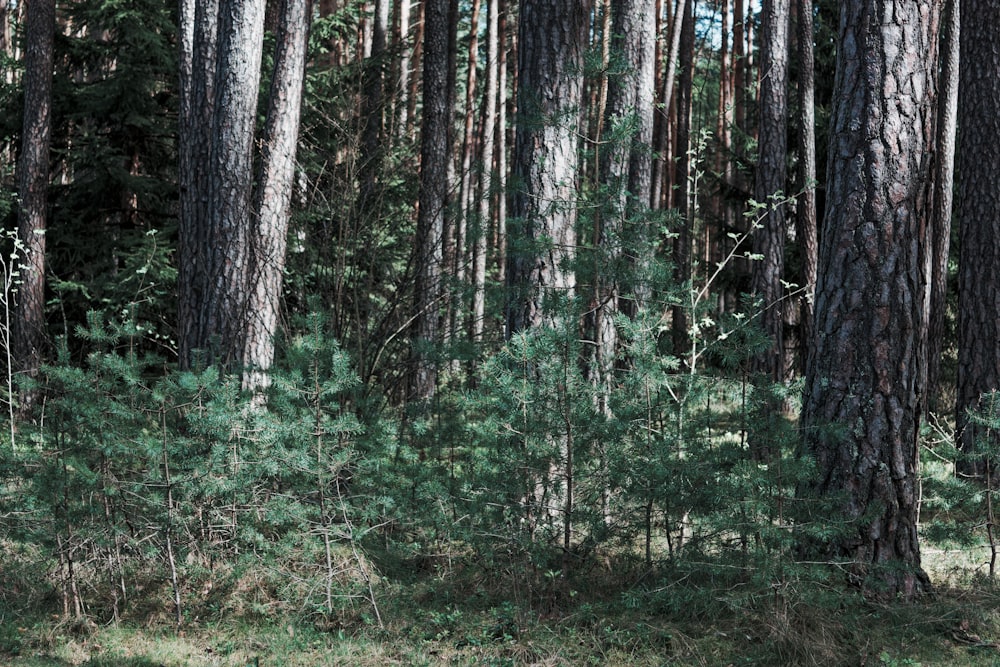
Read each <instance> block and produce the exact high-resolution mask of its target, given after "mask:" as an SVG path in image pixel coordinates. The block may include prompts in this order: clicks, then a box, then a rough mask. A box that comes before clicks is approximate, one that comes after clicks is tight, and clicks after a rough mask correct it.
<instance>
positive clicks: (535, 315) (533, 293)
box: [507, 0, 590, 336]
mask: <svg viewBox="0 0 1000 667" xmlns="http://www.w3.org/2000/svg"><path fill="white" fill-rule="evenodd" d="M589 9H590V8H589V3H588V2H585V1H581V0H573V1H571V2H564V1H563V0H523V2H522V5H521V14H520V16H519V17H518V27H519V29H518V85H517V114H518V116H517V118H518V119H517V125H516V135H515V140H514V157H513V159H514V181H515V182H516V183H517V190H516V191H515V192H514V193H513V198H512V209H513V210H512V211H511V213H512V214H513V218H514V220H516V225H517V228H516V229H514V230H511V235H512V236H513V235H514V234H516V240H513V241H512V243H511V248H510V250H509V251H508V256H507V287H508V291H509V294H508V304H507V335H508V336H511V335H513V334H515V333H518V332H521V331H525V330H527V329H530V328H532V327H538V326H542V325H543V324H544V323H551V324H554V323H555V322H556V321H557V318H558V315H557V313H558V311H559V310H560V309H559V307H558V305H557V304H556V302H557V301H560V300H562V299H565V298H568V297H571V296H572V293H573V289H574V276H573V271H572V269H571V268H570V267H569V266H568V264H569V262H570V260H571V259H572V257H573V254H574V251H575V248H576V229H575V228H576V214H577V208H576V205H577V204H576V201H577V184H578V179H579V171H578V170H579V161H578V157H579V156H578V151H577V147H578V141H579V134H580V131H579V127H578V122H577V119H579V117H580V104H581V102H582V92H583V54H584V50H585V48H586V45H587V39H586V30H587V27H588V21H587V19H588V17H589V13H590V12H589Z"/></svg>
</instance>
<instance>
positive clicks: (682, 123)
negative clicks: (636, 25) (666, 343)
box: [672, 3, 696, 356]
mask: <svg viewBox="0 0 1000 667" xmlns="http://www.w3.org/2000/svg"><path fill="white" fill-rule="evenodd" d="M674 22H677V23H679V24H680V26H681V44H680V68H681V75H680V80H679V81H678V84H677V148H676V154H677V157H676V159H677V163H676V164H677V166H676V169H675V170H674V171H675V174H676V176H675V181H676V183H677V195H676V197H677V199H676V203H677V209H678V211H679V212H680V214H681V221H680V224H679V226H678V228H677V236H675V237H674V283H675V284H676V285H677V286H678V287H680V288H681V289H682V290H683V289H684V287H685V286H686V285H688V283H689V282H690V280H691V236H692V226H693V224H694V220H693V215H692V214H693V207H692V206H691V204H690V199H691V196H692V195H694V194H696V193H694V192H692V188H691V187H690V186H691V183H690V175H691V155H690V152H689V150H690V145H691V103H692V99H693V97H692V94H693V92H694V91H693V87H694V47H695V34H694V7H693V3H692V4H689V5H686V6H685V9H684V13H683V14H678V15H677V16H675V17H674ZM687 308H688V306H687V305H686V304H678V305H676V306H674V308H673V313H672V316H673V323H672V336H673V345H674V354H675V355H677V356H683V355H684V354H686V352H687V350H688V349H689V347H690V344H691V341H690V335H689V333H688V321H689V317H688V315H689V313H688V310H687Z"/></svg>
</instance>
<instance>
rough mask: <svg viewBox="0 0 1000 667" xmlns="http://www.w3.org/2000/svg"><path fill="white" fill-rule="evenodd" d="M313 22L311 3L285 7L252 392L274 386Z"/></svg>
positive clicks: (261, 224)
mask: <svg viewBox="0 0 1000 667" xmlns="http://www.w3.org/2000/svg"><path fill="white" fill-rule="evenodd" d="M311 17H312V1H311V0H284V1H283V2H282V6H281V12H280V17H279V19H278V21H279V24H278V34H277V45H276V51H275V58H274V73H273V76H272V78H271V91H270V98H269V100H268V107H267V120H266V122H265V125H264V136H263V140H262V141H261V148H262V155H261V160H260V175H259V177H258V179H257V191H256V195H255V198H254V207H253V209H254V216H253V218H252V219H253V220H255V221H256V229H255V230H254V231H253V234H252V243H253V254H252V256H251V267H250V285H249V289H248V298H249V304H248V307H247V339H246V350H245V352H244V364H245V366H246V367H247V371H248V372H247V374H245V375H244V385H245V386H247V387H248V388H251V389H260V388H262V387H263V386H266V385H267V384H268V375H267V371H268V369H270V367H271V363H272V362H273V360H274V338H275V334H276V332H277V331H278V317H279V311H280V303H281V289H282V278H283V274H284V269H285V248H286V240H287V237H288V219H289V216H290V205H291V198H292V185H293V183H294V178H295V149H296V144H297V143H298V136H299V115H300V113H299V112H300V109H301V106H302V90H303V83H304V80H305V64H306V49H307V46H308V40H309V21H310V19H311Z"/></svg>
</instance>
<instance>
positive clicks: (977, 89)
mask: <svg viewBox="0 0 1000 667" xmlns="http://www.w3.org/2000/svg"><path fill="white" fill-rule="evenodd" d="M997 20H1000V5H998V4H997V3H994V2H983V1H982V0H966V2H962V9H961V28H960V32H961V40H960V41H961V54H960V57H959V60H960V64H959V71H960V74H959V97H960V98H961V100H962V103H961V104H960V105H959V107H958V127H959V130H958V164H957V170H958V174H959V192H958V197H957V199H958V211H959V213H958V219H959V221H960V222H959V244H958V245H959V259H958V397H957V405H956V408H957V411H958V414H957V416H956V426H957V428H958V445H959V448H960V449H961V450H962V451H963V452H965V453H966V454H969V455H971V454H972V453H973V451H974V448H978V449H980V451H982V450H983V448H989V449H990V450H992V452H994V454H993V456H991V457H990V459H991V460H993V461H995V460H997V458H1000V457H996V454H995V453H996V452H997V445H998V444H1000V439H998V438H997V435H996V434H997V431H996V430H995V429H993V430H990V429H988V427H986V426H979V425H976V424H973V423H971V422H970V421H969V418H968V413H969V411H977V410H979V409H980V408H981V405H980V398H981V397H982V396H983V395H984V394H986V393H987V392H991V391H994V390H996V389H997V388H1000V347H998V345H997V341H998V340H1000V320H998V318H997V304H998V303H1000V206H998V202H1000V144H998V143H997V141H996V138H997V137H998V136H1000V79H998V78H997V77H996V72H997V71H998V68H1000V34H998V33H997V31H996V29H995V28H996V21H997ZM959 472H960V473H961V474H963V475H968V476H975V477H982V476H984V475H985V474H986V461H985V460H984V459H979V460H975V459H973V460H970V461H966V462H962V463H961V464H960V465H959Z"/></svg>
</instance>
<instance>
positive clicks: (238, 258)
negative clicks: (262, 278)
mask: <svg viewBox="0 0 1000 667" xmlns="http://www.w3.org/2000/svg"><path fill="white" fill-rule="evenodd" d="M264 5H265V2H264V0H223V3H222V6H221V7H220V12H219V21H220V23H219V41H218V44H219V47H218V48H219V52H218V70H217V80H216V90H215V108H214V109H213V111H214V117H213V125H212V129H213V134H212V155H211V158H210V160H209V167H210V169H211V176H210V192H209V214H210V233H209V243H210V245H209V248H210V249H209V251H208V257H209V267H210V268H209V272H208V279H209V283H208V285H207V298H206V300H205V306H204V307H205V311H206V312H205V320H206V322H207V327H206V333H207V334H208V339H207V340H206V341H203V342H204V343H206V344H208V349H209V356H210V358H211V359H213V360H214V361H217V362H219V363H220V364H221V365H223V366H225V367H230V368H232V367H240V366H242V364H243V362H244V358H243V354H244V352H245V345H246V328H247V318H248V313H247V306H248V302H247V290H248V286H249V282H250V262H251V260H250V258H251V253H252V244H253V238H252V231H251V230H252V225H251V222H250V221H251V216H252V215H253V212H252V207H251V195H252V192H253V154H254V150H253V149H254V134H255V130H256V120H257V95H258V89H259V86H260V64H261V56H262V52H263V40H264ZM213 340H214V341H216V342H215V343H212V342H210V341H213Z"/></svg>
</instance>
